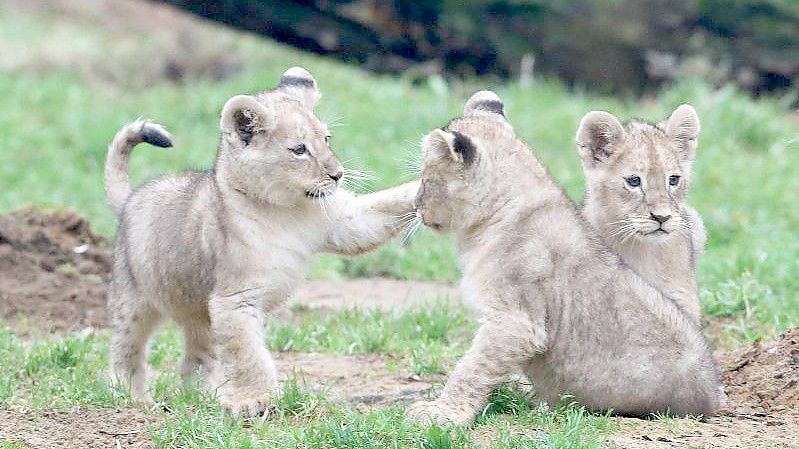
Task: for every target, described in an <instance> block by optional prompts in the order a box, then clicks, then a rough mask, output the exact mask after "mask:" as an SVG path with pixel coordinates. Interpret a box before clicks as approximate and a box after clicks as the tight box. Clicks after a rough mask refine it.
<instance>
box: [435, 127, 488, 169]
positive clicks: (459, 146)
mask: <svg viewBox="0 0 799 449" xmlns="http://www.w3.org/2000/svg"><path fill="white" fill-rule="evenodd" d="M422 149H423V150H424V152H425V155H428V154H431V155H436V156H438V157H442V158H445V159H449V160H453V161H456V162H460V163H462V164H463V165H465V166H469V165H471V164H472V163H473V162H474V159H475V157H476V156H477V149H476V148H475V146H474V143H472V140H471V139H469V137H468V136H466V135H465V134H462V133H459V132H457V131H453V132H451V133H449V132H446V131H444V130H441V129H435V130H433V131H432V132H431V133H430V134H428V135H426V136H425V137H424V139H423V140H422Z"/></svg>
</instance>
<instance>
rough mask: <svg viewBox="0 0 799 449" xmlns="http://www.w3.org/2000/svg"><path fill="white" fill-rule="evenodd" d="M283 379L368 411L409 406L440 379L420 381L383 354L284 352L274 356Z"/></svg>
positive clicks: (424, 396)
mask: <svg viewBox="0 0 799 449" xmlns="http://www.w3.org/2000/svg"><path fill="white" fill-rule="evenodd" d="M273 355H274V357H275V360H276V363H277V368H278V372H279V373H280V375H281V376H283V379H285V378H287V377H290V376H296V377H297V378H298V379H300V380H303V379H304V380H305V382H306V383H307V386H308V387H310V388H311V389H312V390H315V391H320V390H324V391H326V393H327V394H326V396H327V397H328V398H330V399H332V400H334V401H342V400H343V401H347V402H349V403H351V404H353V405H356V406H359V407H366V408H371V407H374V406H387V405H391V404H396V403H403V404H404V403H409V402H412V401H415V400H419V399H424V398H426V397H427V394H428V393H429V391H430V389H431V388H432V387H433V384H434V382H441V381H442V380H443V379H441V378H429V377H424V378H420V377H419V376H416V375H414V374H413V373H411V372H409V371H405V368H404V367H403V365H404V364H403V363H402V361H401V360H396V362H397V363H396V368H395V367H392V366H391V365H392V364H393V362H394V359H392V358H391V357H390V356H386V355H382V354H359V355H340V354H316V353H299V352H283V353H274V354H273Z"/></svg>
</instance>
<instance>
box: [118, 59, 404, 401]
mask: <svg viewBox="0 0 799 449" xmlns="http://www.w3.org/2000/svg"><path fill="white" fill-rule="evenodd" d="M319 98H320V94H319V91H318V89H317V84H316V81H315V80H314V79H313V77H312V76H311V75H310V74H309V73H308V72H307V71H306V70H305V69H302V68H299V67H295V68H291V69H289V70H288V71H286V73H285V74H284V75H283V77H282V79H281V80H280V84H279V85H278V86H277V88H275V89H274V90H272V91H268V92H263V93H260V94H257V95H253V96H247V95H239V96H235V97H233V98H231V99H230V100H228V101H227V102H226V103H225V106H224V108H223V109H222V114H221V120H220V129H221V140H220V143H219V148H218V152H217V157H216V163H215V164H214V167H213V168H212V169H210V170H207V171H200V172H186V173H182V174H179V175H172V176H164V177H161V178H158V179H155V180H153V181H150V182H148V183H146V184H144V185H143V186H141V187H140V188H138V189H137V190H135V191H133V192H131V187H130V184H129V182H128V174H127V168H128V159H129V156H130V153H131V151H132V149H133V147H134V146H135V145H137V144H138V143H141V142H148V143H151V144H154V145H157V146H161V147H166V146H171V142H170V137H169V135H168V134H167V133H166V131H164V129H163V128H162V127H160V126H159V125H156V124H154V123H149V122H144V121H137V122H134V123H132V124H130V125H128V126H126V127H124V128H123V129H122V130H121V131H119V133H118V134H117V135H116V137H115V138H114V140H113V142H112V143H111V145H110V147H109V151H108V159H107V161H106V167H105V188H106V192H107V196H108V202H109V204H110V205H111V207H112V208H113V209H114V211H115V212H116V214H117V216H118V218H119V230H118V232H117V241H116V248H115V257H114V269H113V281H112V283H111V288H110V291H109V296H108V306H109V309H110V312H111V321H112V327H113V334H112V342H111V365H112V370H113V374H114V376H115V378H116V379H117V380H118V381H120V382H123V383H124V384H126V385H127V386H128V387H129V388H130V392H131V394H132V395H133V396H134V397H135V398H137V399H139V400H142V401H145V402H151V399H150V398H149V395H148V387H147V375H146V372H147V367H146V360H147V357H146V345H147V341H148V338H149V337H150V334H151V333H152V331H153V329H154V327H155V325H156V323H158V321H159V319H160V318H162V317H169V318H172V319H173V320H174V321H175V322H176V323H177V324H178V325H179V326H180V327H181V329H182V331H183V336H184V339H185V351H186V353H185V355H184V358H183V362H182V374H183V376H184V377H191V376H192V375H194V374H197V373H199V374H200V375H201V380H202V381H203V383H204V384H205V385H206V386H207V387H209V388H218V389H219V390H218V394H219V396H220V401H221V403H222V404H223V406H224V407H225V408H226V409H227V410H229V411H230V412H232V413H234V414H243V415H247V416H252V415H257V414H260V413H263V412H264V411H265V410H266V408H267V406H268V403H269V400H270V396H271V395H273V393H274V392H275V389H276V387H277V374H276V372H275V364H274V362H273V360H272V357H271V356H270V354H269V352H268V351H267V349H266V348H265V347H264V332H263V330H264V312H265V311H268V310H270V309H271V308H273V307H275V306H277V305H279V304H281V303H282V302H283V301H284V300H286V298H287V297H288V296H289V294H290V293H291V292H292V290H293V289H294V287H295V285H297V283H299V282H300V281H301V280H302V279H303V278H304V276H305V272H306V268H307V265H308V263H309V262H310V260H311V258H312V257H313V255H314V254H315V253H317V252H320V251H327V252H334V253H342V254H358V253H362V252H364V251H368V250H370V249H372V248H375V247H376V246H378V245H380V244H382V243H384V242H385V241H387V240H388V239H389V238H391V237H392V236H394V235H395V234H396V233H397V232H398V224H397V223H398V220H397V217H398V216H400V215H402V214H406V213H410V212H411V211H413V210H414V206H413V201H414V196H415V195H416V191H417V190H418V183H410V184H405V185H403V186H400V187H396V188H393V189H389V190H385V191H382V192H377V193H373V194H368V195H363V196H354V195H352V194H351V193H349V192H347V191H345V190H343V189H340V188H338V184H339V182H340V181H341V180H342V177H343V176H346V172H345V170H344V168H343V167H342V165H341V163H340V162H339V160H338V158H337V157H336V155H335V154H334V153H333V151H331V149H330V147H329V145H328V140H329V138H330V133H329V131H328V129H327V127H326V126H325V125H324V124H323V123H322V122H320V121H319V120H318V119H317V118H316V116H315V115H314V113H313V107H314V105H315V104H316V102H317V101H318V100H319Z"/></svg>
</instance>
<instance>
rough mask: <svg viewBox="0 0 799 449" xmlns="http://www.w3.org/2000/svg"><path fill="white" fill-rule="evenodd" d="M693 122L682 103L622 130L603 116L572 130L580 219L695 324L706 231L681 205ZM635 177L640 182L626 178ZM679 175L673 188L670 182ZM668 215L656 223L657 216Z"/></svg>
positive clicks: (589, 117)
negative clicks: (654, 120)
mask: <svg viewBox="0 0 799 449" xmlns="http://www.w3.org/2000/svg"><path fill="white" fill-rule="evenodd" d="M698 135H699V118H698V117H697V115H696V112H695V111H694V109H693V108H692V107H690V106H688V105H682V106H680V107H679V108H677V109H676V110H675V111H674V113H673V114H672V115H671V117H669V119H667V120H665V121H663V122H662V123H659V124H657V125H652V124H649V123H643V122H639V121H632V122H630V123H627V124H625V125H621V124H620V123H619V121H618V120H617V119H616V118H615V117H613V116H612V115H610V114H608V113H606V112H591V113H589V114H587V115H586V116H585V118H584V119H583V120H582V122H581V123H580V128H579V130H578V131H577V145H578V150H579V153H580V156H581V159H582V163H583V171H584V172H585V176H586V184H587V189H586V196H585V200H584V203H583V209H582V214H583V217H585V219H586V220H587V221H588V222H589V223H590V224H591V225H592V226H593V227H594V229H596V231H597V232H598V234H599V235H600V236H601V237H602V240H603V241H604V243H605V244H607V245H608V246H609V247H610V248H611V249H613V251H615V252H616V253H617V254H618V255H619V256H620V257H621V259H622V261H624V263H626V264H627V265H629V266H630V267H631V268H632V269H633V270H635V271H637V272H638V273H639V274H640V275H641V276H642V277H643V278H644V279H646V280H647V281H649V282H651V283H652V284H653V285H654V286H655V287H656V288H657V289H658V290H660V291H661V292H663V293H664V294H665V295H666V296H667V297H669V298H670V299H672V300H673V301H675V302H676V303H677V305H678V306H679V307H680V308H681V309H682V310H683V311H685V313H686V314H687V315H688V317H689V318H690V319H691V321H692V322H693V323H695V324H697V325H698V324H699V322H700V314H701V306H700V303H699V294H698V291H697V286H696V259H697V257H698V256H699V255H700V254H701V253H702V251H703V250H704V246H705V240H706V234H705V228H704V225H703V224H702V220H701V218H699V214H698V213H697V212H696V211H695V210H694V209H693V208H692V207H690V206H689V205H688V204H687V201H686V193H687V191H688V187H689V185H690V181H691V165H692V163H693V160H694V156H695V154H696V147H697V137H698ZM633 176H637V177H638V179H640V185H639V186H637V187H632V186H630V185H629V184H628V183H627V181H626V179H629V178H630V177H633ZM670 176H678V177H679V179H678V184H677V185H676V186H672V185H670V184H669V178H670ZM657 217H660V219H661V220H662V219H663V218H664V217H670V218H668V220H666V221H665V222H664V223H663V224H662V225H661V224H660V223H659V222H658V220H657V219H656V218H657Z"/></svg>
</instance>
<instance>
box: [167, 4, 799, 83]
mask: <svg viewBox="0 0 799 449" xmlns="http://www.w3.org/2000/svg"><path fill="white" fill-rule="evenodd" d="M165 1H166V3H171V4H173V5H177V6H179V7H182V8H184V9H187V10H189V11H191V12H194V13H196V14H199V15H201V16H204V17H207V18H210V19H213V20H217V21H220V22H224V23H226V24H230V25H233V26H235V27H239V28H242V29H247V30H251V31H255V32H258V33H261V34H264V35H267V36H270V37H272V38H275V39H277V40H279V41H281V42H284V43H288V44H291V45H294V46H297V47H300V48H302V49H304V50H307V51H313V52H316V53H319V54H325V55H331V56H335V57H337V58H341V59H344V60H347V61H352V62H356V63H359V64H362V65H363V66H365V68H367V69H369V70H373V71H377V72H390V73H398V72H401V73H408V74H410V75H411V76H419V75H422V76H425V75H430V74H433V73H441V74H443V75H445V76H458V77H469V76H474V75H495V76H499V77H502V78H512V77H517V76H519V75H520V72H522V71H525V72H527V73H535V74H545V75H548V76H556V77H558V78H560V79H562V80H564V81H566V82H567V83H569V84H572V85H578V86H581V87H586V88H590V89H596V90H602V91H611V92H619V91H625V90H629V91H634V92H637V93H640V92H642V91H645V90H647V89H651V88H653V87H656V86H659V85H661V84H663V83H665V82H669V81H671V80H674V79H678V78H684V77H694V76H698V77H703V78H706V79H710V80H712V81H713V82H716V83H719V84H722V83H725V82H729V81H731V82H734V83H736V84H738V85H740V86H742V87H743V88H745V89H747V90H749V91H751V92H753V93H755V94H761V93H765V92H783V91H785V90H786V89H789V88H791V87H795V86H796V85H797V84H798V83H799V1H796V0H761V1H752V0H729V1H713V0H676V1H673V0H672V1H668V0H645V1H637V0H475V1H468V2H466V1H454V0H416V1H414V0H297V1H268V0H219V1H213V2H211V1H192V0H165ZM525 55H529V56H528V57H527V67H528V68H529V67H530V62H533V61H534V64H533V67H534V68H533V70H532V71H529V70H522V69H521V67H522V59H523V58H524V57H525Z"/></svg>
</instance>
